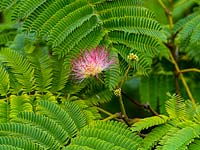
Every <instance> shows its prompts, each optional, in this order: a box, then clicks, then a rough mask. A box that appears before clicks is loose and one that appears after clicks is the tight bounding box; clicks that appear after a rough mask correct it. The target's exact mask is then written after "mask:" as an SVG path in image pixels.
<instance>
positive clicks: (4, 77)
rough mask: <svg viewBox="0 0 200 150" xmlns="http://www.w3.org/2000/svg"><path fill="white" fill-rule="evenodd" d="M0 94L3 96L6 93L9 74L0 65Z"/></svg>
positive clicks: (8, 85) (8, 86)
mask: <svg viewBox="0 0 200 150" xmlns="http://www.w3.org/2000/svg"><path fill="white" fill-rule="evenodd" d="M0 81H1V82H0V95H2V96H5V95H7V93H8V90H9V88H10V80H9V74H8V72H6V70H5V69H4V68H3V67H2V66H1V65H0Z"/></svg>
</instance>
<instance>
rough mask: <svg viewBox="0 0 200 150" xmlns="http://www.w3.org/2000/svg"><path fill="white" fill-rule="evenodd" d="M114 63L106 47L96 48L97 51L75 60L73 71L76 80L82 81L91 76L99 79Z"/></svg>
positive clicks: (84, 54) (92, 50) (88, 52)
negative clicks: (100, 74) (99, 75)
mask: <svg viewBox="0 0 200 150" xmlns="http://www.w3.org/2000/svg"><path fill="white" fill-rule="evenodd" d="M113 63H114V60H113V59H109V52H108V51H107V50H105V47H101V48H100V47H96V49H95V48H94V49H91V50H90V51H86V52H84V53H83V54H82V55H81V56H80V57H78V58H77V60H74V61H73V62H72V64H73V68H72V71H73V72H74V75H75V78H76V79H78V80H81V81H82V80H84V79H86V78H88V77H91V76H93V77H94V76H96V77H97V76H98V74H99V73H101V72H102V71H104V70H106V69H108V68H109V67H110V65H111V64H113Z"/></svg>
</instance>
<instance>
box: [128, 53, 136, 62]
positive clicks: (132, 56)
mask: <svg viewBox="0 0 200 150" xmlns="http://www.w3.org/2000/svg"><path fill="white" fill-rule="evenodd" d="M128 59H129V60H131V61H139V58H138V56H137V55H136V54H133V53H130V54H129V55H128Z"/></svg>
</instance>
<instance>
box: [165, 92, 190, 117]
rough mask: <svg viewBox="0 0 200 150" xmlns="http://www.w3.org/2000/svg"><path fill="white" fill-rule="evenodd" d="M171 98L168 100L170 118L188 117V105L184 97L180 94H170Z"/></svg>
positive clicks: (167, 109) (167, 107)
mask: <svg viewBox="0 0 200 150" xmlns="http://www.w3.org/2000/svg"><path fill="white" fill-rule="evenodd" d="M168 95H169V96H170V99H169V100H168V101H167V102H166V105H165V107H166V111H167V113H168V114H169V117H170V118H173V119H180V120H181V119H184V118H186V105H185V103H184V102H183V99H182V98H181V97H180V96H178V95H170V94H169V93H168Z"/></svg>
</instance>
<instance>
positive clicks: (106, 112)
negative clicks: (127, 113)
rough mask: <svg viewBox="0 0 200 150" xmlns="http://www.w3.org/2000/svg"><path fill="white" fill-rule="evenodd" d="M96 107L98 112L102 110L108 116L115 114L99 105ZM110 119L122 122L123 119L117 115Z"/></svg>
mask: <svg viewBox="0 0 200 150" xmlns="http://www.w3.org/2000/svg"><path fill="white" fill-rule="evenodd" d="M96 109H97V110H99V111H100V112H102V113H104V114H106V115H108V116H109V117H110V116H114V115H115V114H112V113H110V112H108V111H107V110H105V109H103V108H100V107H96ZM116 114H117V113H116ZM118 114H119V113H118ZM118 117H119V116H118ZM112 119H115V120H117V121H120V122H124V121H123V120H121V119H118V118H117V117H114V118H112Z"/></svg>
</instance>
